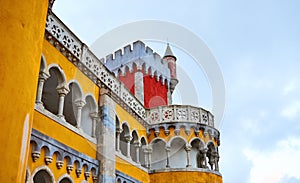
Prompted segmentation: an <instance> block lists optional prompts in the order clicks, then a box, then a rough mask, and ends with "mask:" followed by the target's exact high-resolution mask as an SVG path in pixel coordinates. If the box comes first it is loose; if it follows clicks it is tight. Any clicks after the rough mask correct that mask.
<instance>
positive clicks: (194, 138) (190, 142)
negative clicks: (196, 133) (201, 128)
mask: <svg viewBox="0 0 300 183" xmlns="http://www.w3.org/2000/svg"><path fill="white" fill-rule="evenodd" d="M194 140H200V142H201V143H202V145H203V147H205V146H206V144H205V142H204V141H203V140H202V139H201V138H199V137H193V138H192V139H191V140H190V141H189V145H190V146H192V142H193V141H194Z"/></svg>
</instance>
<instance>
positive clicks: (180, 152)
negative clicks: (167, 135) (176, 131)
mask: <svg viewBox="0 0 300 183" xmlns="http://www.w3.org/2000/svg"><path fill="white" fill-rule="evenodd" d="M186 145H187V141H186V139H184V138H183V137H181V136H175V137H173V138H172V139H171V140H170V141H169V146H170V166H171V168H185V167H186V162H185V161H178V160H185V159H186V151H185V147H186Z"/></svg>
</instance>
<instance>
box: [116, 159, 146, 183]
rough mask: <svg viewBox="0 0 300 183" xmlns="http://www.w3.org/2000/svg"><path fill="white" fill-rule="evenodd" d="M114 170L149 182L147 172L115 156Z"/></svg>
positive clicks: (144, 182)
mask: <svg viewBox="0 0 300 183" xmlns="http://www.w3.org/2000/svg"><path fill="white" fill-rule="evenodd" d="M116 170H118V171H120V172H122V173H124V174H126V175H128V176H130V177H132V178H134V179H136V180H139V181H141V182H143V183H146V182H150V181H149V174H148V172H144V171H143V170H141V169H139V168H137V167H135V166H133V165H131V164H129V163H128V162H127V161H124V160H123V159H121V158H119V157H116Z"/></svg>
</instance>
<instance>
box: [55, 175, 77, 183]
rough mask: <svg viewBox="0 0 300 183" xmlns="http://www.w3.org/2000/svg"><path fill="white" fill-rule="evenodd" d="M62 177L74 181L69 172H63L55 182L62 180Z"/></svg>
mask: <svg viewBox="0 0 300 183" xmlns="http://www.w3.org/2000/svg"><path fill="white" fill-rule="evenodd" d="M64 178H67V179H69V180H70V181H71V182H72V183H74V181H73V179H72V177H71V176H70V175H69V174H67V173H66V174H63V175H62V176H60V177H59V179H57V183H59V182H60V181H61V180H63V179H64Z"/></svg>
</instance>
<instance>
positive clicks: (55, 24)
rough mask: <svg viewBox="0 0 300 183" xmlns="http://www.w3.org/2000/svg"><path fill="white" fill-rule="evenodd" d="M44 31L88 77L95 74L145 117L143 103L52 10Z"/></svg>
mask: <svg viewBox="0 0 300 183" xmlns="http://www.w3.org/2000/svg"><path fill="white" fill-rule="evenodd" d="M46 31H48V32H49V33H50V34H51V35H52V36H53V37H54V38H55V39H56V40H57V41H58V42H59V43H60V44H62V45H63V46H64V47H65V48H66V49H67V50H68V51H69V52H70V53H71V54H73V55H74V56H75V57H76V58H77V59H78V60H79V63H78V65H79V66H81V65H83V66H85V67H86V69H88V71H89V72H86V74H88V75H89V77H92V76H91V75H94V76H96V78H97V79H99V80H100V81H101V82H102V83H103V84H104V85H106V87H107V88H109V89H110V90H111V91H112V92H113V93H114V94H115V95H117V96H118V97H119V98H120V99H121V100H123V102H124V103H125V104H127V105H128V106H129V107H130V108H131V109H132V110H134V111H135V112H136V114H138V115H139V116H140V117H141V118H142V119H144V120H145V119H146V110H145V108H144V107H143V105H142V104H141V103H140V102H139V101H138V100H137V99H136V98H135V97H134V96H133V95H132V94H131V93H130V92H129V91H128V90H127V89H126V88H125V87H124V85H123V84H122V83H121V82H120V81H118V80H117V79H116V78H115V77H114V76H113V74H112V73H111V72H110V71H109V70H108V69H107V68H106V67H105V66H104V64H103V62H101V60H100V59H98V58H97V57H96V56H95V55H94V54H93V53H92V52H91V51H90V50H89V48H88V47H87V46H86V45H85V44H84V43H82V42H81V41H80V40H79V39H78V38H77V37H76V36H75V35H74V34H73V33H72V31H70V30H69V28H68V27H67V26H66V25H65V24H64V23H63V22H62V21H61V20H60V19H59V18H58V17H56V16H55V15H54V14H53V13H52V12H49V14H48V17H47V22H46ZM86 69H85V70H86Z"/></svg>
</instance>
